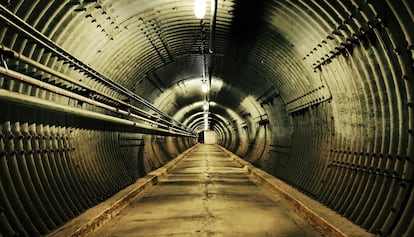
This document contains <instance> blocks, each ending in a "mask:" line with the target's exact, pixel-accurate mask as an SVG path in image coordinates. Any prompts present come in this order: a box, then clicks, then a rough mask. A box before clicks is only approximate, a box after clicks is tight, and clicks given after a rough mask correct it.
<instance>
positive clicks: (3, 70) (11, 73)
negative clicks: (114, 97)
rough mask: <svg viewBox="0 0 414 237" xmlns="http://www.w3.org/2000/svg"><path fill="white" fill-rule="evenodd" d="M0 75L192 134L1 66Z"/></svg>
mask: <svg viewBox="0 0 414 237" xmlns="http://www.w3.org/2000/svg"><path fill="white" fill-rule="evenodd" d="M0 74H2V75H5V76H7V77H11V78H13V79H16V80H19V81H22V82H25V83H29V84H31V85H34V86H37V87H39V88H42V89H45V90H48V91H51V92H53V93H56V94H59V95H63V96H66V97H69V98H72V99H76V100H79V101H82V102H84V103H88V104H90V105H94V106H96V107H100V108H103V109H106V110H109V111H111V112H114V113H117V114H121V115H124V116H130V117H133V118H136V119H139V120H143V121H145V122H148V123H151V124H154V125H158V126H161V127H165V128H167V129H169V130H174V131H177V132H180V133H186V134H192V133H189V132H188V131H186V130H183V129H178V128H174V127H168V126H167V125H165V124H162V123H158V122H155V121H152V120H150V119H147V118H144V117H142V116H139V115H136V114H133V113H130V111H126V110H122V109H119V108H115V107H113V106H109V105H106V104H104V103H101V102H98V101H94V100H92V99H89V98H87V97H84V96H81V95H78V94H76V93H73V92H70V91H66V90H64V89H62V88H59V87H56V86H53V85H50V84H48V83H44V82H42V81H39V80H37V79H34V78H31V77H29V76H26V75H24V74H21V73H18V72H15V71H12V70H10V69H9V70H7V69H6V68H4V67H2V66H0Z"/></svg>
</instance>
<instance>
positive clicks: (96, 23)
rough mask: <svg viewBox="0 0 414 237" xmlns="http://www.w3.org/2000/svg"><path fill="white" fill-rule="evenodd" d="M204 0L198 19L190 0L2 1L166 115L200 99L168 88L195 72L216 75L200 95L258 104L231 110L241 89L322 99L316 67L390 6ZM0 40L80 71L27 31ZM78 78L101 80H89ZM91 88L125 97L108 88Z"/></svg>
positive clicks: (290, 106) (300, 100)
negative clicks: (213, 87)
mask: <svg viewBox="0 0 414 237" xmlns="http://www.w3.org/2000/svg"><path fill="white" fill-rule="evenodd" d="M206 2H207V9H206V15H205V17H204V19H203V20H201V21H200V20H199V19H197V18H196V17H195V15H194V12H193V9H194V1H193V0H181V1H171V0H168V1H167V0H140V1H133V0H117V1H114V0H70V1H5V3H4V6H6V7H7V9H9V10H10V11H11V12H14V13H15V14H16V15H17V16H18V17H19V18H20V19H21V20H22V21H24V22H26V23H27V24H28V25H29V26H32V27H34V28H35V29H36V30H37V31H38V32H40V33H41V34H43V35H44V36H46V37H47V38H48V39H50V40H51V41H53V42H54V43H56V44H57V45H58V46H60V47H62V48H63V49H64V50H66V51H67V52H69V53H70V54H71V55H73V56H74V57H75V58H77V59H78V60H79V61H81V62H83V63H85V64H86V65H88V66H90V67H92V68H94V69H95V70H96V71H98V72H99V73H101V74H102V75H104V76H106V77H107V78H109V79H110V80H112V81H114V82H116V83H119V84H120V85H122V86H124V87H125V88H127V89H129V90H130V91H132V92H133V93H136V94H137V95H139V96H141V97H143V98H145V99H147V100H148V101H150V102H151V103H153V102H155V101H157V98H158V101H159V100H160V98H163V99H162V100H165V101H172V100H174V103H172V104H170V105H168V106H161V105H162V103H161V102H157V103H156V104H157V105H158V106H161V107H160V109H161V110H163V111H164V112H165V113H168V114H170V115H171V116H175V114H176V113H177V111H179V109H180V107H186V106H188V105H190V104H193V103H196V102H197V101H200V98H199V97H200V93H199V90H197V89H196V88H195V87H194V90H193V89H191V91H186V95H185V96H184V95H183V94H182V93H181V94H180V93H179V92H175V93H171V88H177V90H183V87H185V85H186V84H187V82H189V81H193V80H197V79H200V78H203V74H205V76H206V77H207V78H218V79H219V80H221V81H223V86H222V88H221V89H220V90H218V91H213V92H211V93H210V94H209V96H208V98H207V99H208V100H211V101H214V102H215V103H217V104H220V105H223V106H227V107H228V108H230V109H232V110H235V111H237V113H244V112H246V113H251V111H244V110H252V111H253V110H257V109H256V107H257V105H254V106H253V104H254V103H253V104H252V105H251V106H252V107H250V108H244V109H240V108H238V107H239V106H238V105H240V104H241V103H242V101H243V100H244V99H245V98H247V97H249V96H252V98H253V100H256V102H255V103H257V104H262V105H263V104H266V103H271V102H272V100H273V99H274V98H275V97H278V98H280V99H281V100H282V101H283V105H284V106H286V110H287V111H288V112H293V111H296V110H299V109H301V108H305V107H308V106H310V105H313V104H317V103H320V102H322V101H326V100H329V99H331V98H332V93H331V91H330V88H329V86H328V84H327V82H326V77H327V76H326V75H324V76H323V75H322V73H320V72H321V70H320V69H321V65H325V64H329V63H330V62H331V60H333V59H335V58H336V57H338V55H345V54H346V53H344V49H349V48H352V47H353V44H354V43H355V42H354V41H355V40H361V41H363V40H364V39H365V41H366V42H368V43H372V44H375V37H374V36H372V34H369V32H371V31H372V29H373V28H375V27H378V26H379V25H381V24H382V23H383V22H382V21H383V18H384V17H385V16H386V14H388V13H387V12H389V10H388V9H390V8H391V10H394V11H395V9H394V8H395V7H396V6H393V5H392V4H388V3H384V2H383V1H381V2H379V3H375V4H374V3H373V2H371V1H362V0H352V1H351V0H349V1H339V0H338V1H299V0H297V1H276V0H274V1H264V0H260V1H254V2H253V1H236V0H217V1H206ZM212 2H213V3H217V5H216V12H215V11H214V8H211V6H212V5H210V3H212ZM387 4H388V5H387ZM404 4H406V5H407V3H406V1H403V3H402V5H404ZM397 5H398V4H397ZM400 5H401V4H400ZM393 7H394V8H393ZM214 16H216V17H214ZM403 27H404V25H403ZM12 28H13V27H10V29H12ZM407 32H409V30H408V29H407ZM408 35H409V34H408ZM408 40H409V41H410V42H408V43H412V42H411V41H412V40H411V38H410V37H408ZM371 41H372V42H371ZM3 42H4V45H5V46H7V47H9V48H12V49H14V50H16V51H18V52H19V50H20V51H22V52H21V53H22V54H23V55H26V56H28V57H30V58H33V59H35V60H37V61H41V62H42V63H44V64H47V65H48V66H50V67H53V68H55V69H57V70H59V71H61V72H63V73H65V74H66V75H71V76H73V77H79V73H77V72H76V71H75V72H74V71H73V70H72V68H71V66H68V65H65V63H64V62H63V61H60V60H59V58H55V57H52V56H50V55H48V54H46V53H44V52H43V50H42V49H41V48H37V47H36V45H35V44H33V45H32V46H31V47H28V45H30V41H28V40H27V39H24V38H21V37H17V36H16V35H13V34H5V38H4V40H3ZM345 56H346V55H345ZM369 67H370V66H369ZM341 69H342V68H341V67H338V68H335V69H333V70H334V72H337V71H340V70H341ZM346 70H348V69H346ZM81 71H82V70H81ZM81 80H83V82H84V83H86V84H88V85H89V86H90V87H91V88H98V87H102V86H100V83H99V82H97V81H96V80H93V79H92V80H91V79H87V78H86V79H81ZM99 90H102V91H105V92H107V93H109V94H110V95H113V96H115V97H119V98H121V99H125V98H124V97H123V96H121V95H118V94H117V93H116V92H114V91H113V90H111V89H109V88H106V87H102V88H101V89H99ZM166 93H167V94H169V95H171V96H173V97H168V96H166V95H167V94H166ZM279 96H280V97H279ZM186 116H189V115H186Z"/></svg>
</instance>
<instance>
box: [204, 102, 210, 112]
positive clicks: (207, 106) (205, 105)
mask: <svg viewBox="0 0 414 237" xmlns="http://www.w3.org/2000/svg"><path fill="white" fill-rule="evenodd" d="M209 107H210V106H209V105H208V102H206V103H204V105H203V110H204V111H207V110H208V108H209Z"/></svg>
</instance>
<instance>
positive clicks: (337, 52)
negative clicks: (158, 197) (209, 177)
mask: <svg viewBox="0 0 414 237" xmlns="http://www.w3.org/2000/svg"><path fill="white" fill-rule="evenodd" d="M214 3H215V4H213V5H212V6H214V9H207V10H206V13H207V14H206V16H205V17H204V19H203V20H202V21H200V20H199V19H196V18H195V17H194V15H193V11H192V10H193V1H190V0H188V1H186V0H183V1H164V0H142V1H131V0H117V1H113V0H100V1H96V0H93V1H89V0H80V1H72V0H71V1H25V0H19V1H1V2H0V22H1V24H0V30H1V34H0V39H1V48H0V54H1V68H0V69H1V70H0V73H1V75H0V87H1V89H0V98H1V99H0V108H1V114H0V180H1V182H0V233H1V235H3V236H11V235H13V234H17V233H18V234H20V235H23V236H37V235H43V234H46V233H48V232H50V231H51V230H53V229H55V228H57V227H58V226H60V225H62V224H63V223H65V222H67V221H68V220H70V219H71V218H73V217H75V216H77V215H78V214H79V213H81V212H83V211H84V210H86V209H87V208H89V207H91V206H93V205H95V204H97V203H99V202H100V201H102V200H104V199H106V198H107V197H109V196H110V195H112V194H114V193H115V192H117V191H118V190H120V189H122V188H123V187H125V186H127V185H129V184H131V183H133V182H134V181H135V180H136V179H137V178H139V177H141V176H143V175H145V174H146V173H147V172H148V171H150V170H152V169H155V168H157V167H160V166H162V165H163V164H165V163H166V162H167V161H168V160H170V159H171V158H173V157H175V156H176V155H177V154H179V153H180V152H182V151H184V150H185V149H187V148H189V147H191V146H192V145H194V144H195V143H196V139H195V138H194V134H195V133H196V132H197V131H199V130H202V128H203V126H204V116H205V115H204V114H205V113H204V112H203V111H204V108H203V105H204V104H205V103H206V102H208V104H209V108H208V115H207V116H208V118H209V125H210V128H211V129H212V130H214V131H215V132H216V135H217V140H218V143H219V144H220V145H222V146H224V147H226V148H227V149H229V150H231V151H233V152H235V153H236V154H238V155H239V156H241V157H243V158H245V159H246V160H248V161H250V162H252V163H253V164H254V165H256V166H258V167H260V168H262V169H264V170H266V171H267V172H269V173H271V174H272V175H274V176H276V177H278V178H280V179H282V180H284V181H285V182H287V183H289V184H291V185H292V186H294V187H296V188H297V189H299V190H301V191H302V192H304V193H305V194H307V195H309V196H311V197H313V198H314V199H316V200H318V201H319V202H321V203H323V204H325V205H326V206H328V207H330V208H331V209H333V210H335V211H336V212H337V213H339V214H340V215H342V216H344V217H346V218H348V219H349V220H351V221H353V222H354V223H356V224H358V225H360V226H362V227H363V228H365V229H366V230H368V231H369V232H372V233H375V234H378V235H380V236H389V235H390V236H412V235H414V218H413V216H412V213H414V191H413V184H414V183H413V160H414V154H413V147H414V143H413V131H414V128H413V127H414V120H413V116H414V114H413V93H414V85H413V81H414V75H413V65H414V57H413V50H414V38H413V37H414V30H413V29H414V4H413V3H412V1H409V0H399V1H391V0H380V1H369V0H367V1H363V0H329V1H328V0H313V1H311V0H309V1H299V0H289V1H287V0H272V1H264V0H259V1H254V2H250V1H236V0H226V1H224V0H218V1H214ZM207 6H208V8H209V7H210V6H211V4H207ZM209 12H211V14H209ZM203 75H204V76H206V77H208V80H209V82H210V83H211V84H210V87H211V88H210V91H209V92H208V94H204V93H203V92H202V91H201V81H202V80H203V79H204V78H203Z"/></svg>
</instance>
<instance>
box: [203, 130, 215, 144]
mask: <svg viewBox="0 0 414 237" xmlns="http://www.w3.org/2000/svg"><path fill="white" fill-rule="evenodd" d="M198 142H199V143H203V144H216V143H217V136H216V132H214V131H213V130H204V131H201V132H199V133H198Z"/></svg>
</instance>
